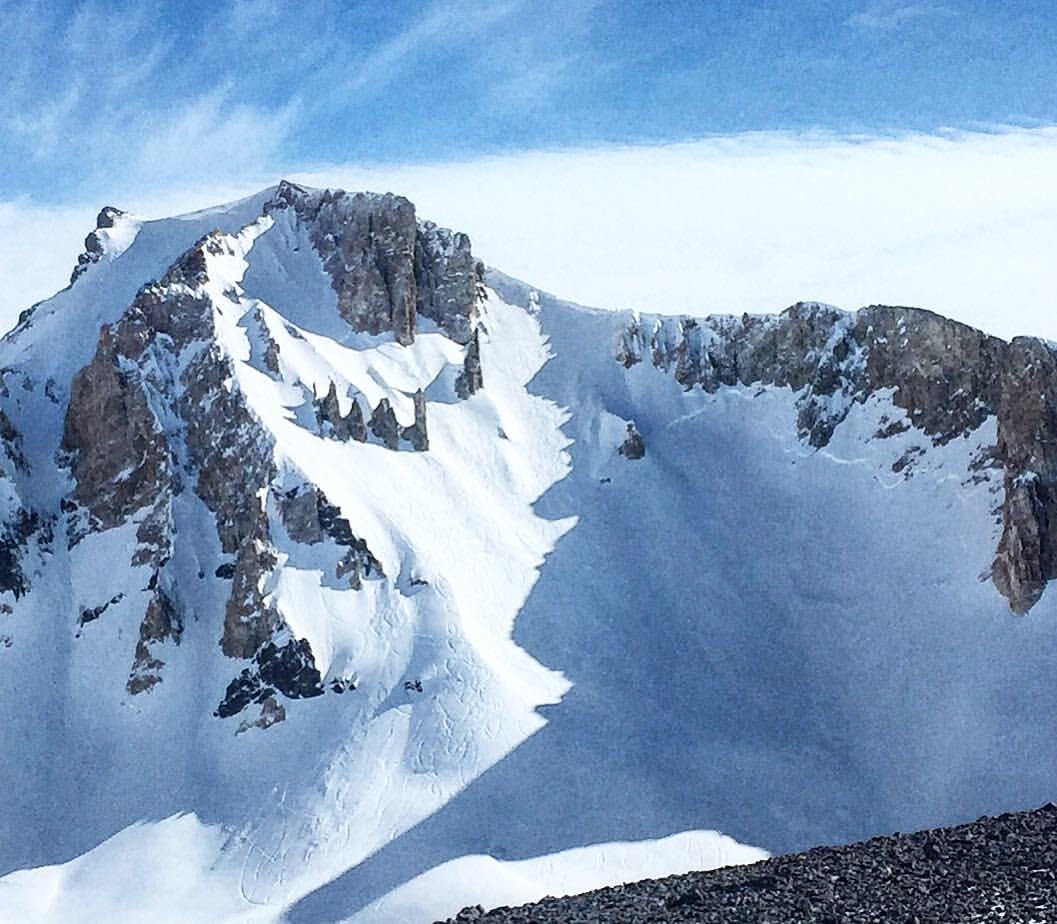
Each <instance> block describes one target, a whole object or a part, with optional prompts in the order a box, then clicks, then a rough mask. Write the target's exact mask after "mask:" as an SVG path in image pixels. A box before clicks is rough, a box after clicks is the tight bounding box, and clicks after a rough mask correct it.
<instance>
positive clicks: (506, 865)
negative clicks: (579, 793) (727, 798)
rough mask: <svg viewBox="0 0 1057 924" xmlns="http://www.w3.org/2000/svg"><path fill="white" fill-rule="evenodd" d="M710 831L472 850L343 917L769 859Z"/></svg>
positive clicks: (516, 900) (394, 914)
mask: <svg viewBox="0 0 1057 924" xmlns="http://www.w3.org/2000/svg"><path fill="white" fill-rule="evenodd" d="M767 857H768V854H767V853H766V852H765V851H762V850H757V849H756V848H755V847H745V846H744V845H742V844H739V843H737V842H736V841H734V840H731V839H730V838H729V837H726V836H724V835H722V834H718V833H717V832H715V831H685V832H683V833H682V834H673V835H671V836H670V837H665V838H661V839H660V840H655V841H639V842H637V843H633V844H622V843H614V844H592V845H591V846H589V847H576V848H573V849H572V850H563V851H561V852H560V853H555V854H551V855H550V856H545V857H532V858H531V859H528V860H506V861H503V860H496V859H495V858H494V857H487V856H469V857H460V858H459V859H457V860H450V861H449V862H447V863H443V864H441V865H440V866H438V867H435V868H434V869H431V870H429V871H427V872H425V873H422V875H420V876H416V877H415V878H414V879H412V880H411V881H410V882H408V883H406V884H405V885H402V886H399V887H398V888H396V889H394V890H393V891H392V892H390V893H389V894H388V895H385V896H383V897H382V898H380V899H378V900H377V901H375V902H372V903H371V904H370V905H368V906H367V907H366V908H364V909H363V910H362V911H360V912H359V913H357V914H355V915H353V916H352V917H351V918H349V919H348V920H347V921H345V922H344V924H406V922H409V921H430V920H432V919H434V918H438V917H439V918H449V917H454V916H455V915H456V914H458V913H459V911H460V910H462V909H463V908H466V907H468V906H471V905H481V906H482V907H484V908H486V909H490V908H498V907H499V906H500V905H524V904H528V903H530V902H536V901H539V900H540V899H541V898H545V897H547V896H548V895H549V896H552V897H555V898H557V897H560V896H563V895H578V894H580V893H582V892H589V891H591V890H593V889H601V888H605V887H606V886H615V885H622V884H623V883H626V882H635V881H637V880H640V879H659V878H662V877H664V876H673V875H678V874H680V873H688V872H691V871H693V870H709V869H718V868H719V867H722V866H736V865H740V864H742V863H756V862H758V861H759V860H766V859H767Z"/></svg>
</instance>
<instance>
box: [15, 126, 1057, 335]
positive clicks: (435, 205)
mask: <svg viewBox="0 0 1057 924" xmlns="http://www.w3.org/2000/svg"><path fill="white" fill-rule="evenodd" d="M1055 158H1057V129H1053V128H1046V129H1038V130H1015V131H1013V130H1011V131H997V132H989V133H985V132H980V133H949V134H945V135H910V136H903V137H892V138H849V137H837V136H830V135H786V134H773V133H763V134H749V135H738V136H732V137H717V138H711V139H707V140H703V141H698V142H694V143H687V144H678V145H666V146H659V147H650V146H646V147H627V148H604V149H592V150H578V151H554V152H535V153H524V154H517V155H510V156H498V157H484V158H480V159H471V160H466V161H463V162H459V163H446V164H434V165H412V166H399V165H397V166H370V165H362V164H350V165H338V166H329V167H325V168H316V169H312V170H302V171H300V172H294V173H293V174H292V176H293V177H294V178H296V179H298V180H300V181H303V182H307V183H311V184H315V185H332V186H343V187H345V188H347V189H372V190H377V191H394V192H398V193H401V194H403V195H406V196H408V197H409V198H410V199H412V200H413V201H414V202H415V203H416V205H417V206H418V210H419V214H420V215H423V216H425V217H429V218H432V219H434V220H436V221H438V222H440V223H443V224H446V225H448V226H451V227H454V228H458V229H461V230H464V231H466V232H468V233H469V234H470V235H471V237H472V238H473V241H474V247H475V251H476V252H477V253H478V254H479V255H480V256H481V257H482V258H483V259H485V260H486V261H488V262H489V263H490V264H492V265H494V266H497V267H498V268H500V269H502V270H504V271H505V272H508V273H510V274H511V275H514V276H518V277H520V278H522V279H525V280H526V281H529V282H531V283H532V284H534V285H536V286H538V287H540V288H543V289H546V290H548V291H551V292H553V293H555V294H557V295H561V296H563V297H566V298H569V299H572V300H575V301H579V302H582V303H585V304H589V305H595V306H600V307H608V308H633V309H638V310H641V311H655V312H665V313H692V314H705V313H710V312H730V313H741V312H744V311H749V312H771V311H779V310H781V309H782V308H784V307H785V306H787V305H789V304H791V303H792V302H794V301H797V300H800V299H817V300H820V301H826V302H831V303H833V304H836V305H839V306H842V307H846V308H855V307H859V306H861V305H865V304H871V303H888V304H903V305H917V306H921V307H926V308H931V309H933V310H936V311H939V312H941V313H943V314H946V315H949V316H952V317H955V318H958V319H960V320H962V321H965V322H967V323H970V324H973V325H975V326H977V327H981V328H983V329H985V330H988V331H990V332H992V333H995V334H998V335H1000V336H1004V337H1010V336H1013V335H1015V334H1020V333H1029V334H1035V335H1040V336H1045V337H1049V338H1051V339H1054V340H1057V310H1055V309H1057V305H1055V301H1057V259H1055V258H1054V253H1055V251H1057V174H1055V172H1054V170H1053V168H1052V165H1053V163H1054V162H1055ZM276 179H278V178H277V177H272V178H269V181H274V180H276ZM259 185H263V184H262V183H260V182H258V181H256V180H255V181H253V182H252V183H251V182H249V181H248V182H247V183H244V184H240V185H237V186H234V185H227V186H223V187H220V188H212V189H203V188H199V189H195V190H179V189H171V190H162V191H159V192H158V193H156V194H154V195H152V196H149V197H140V198H138V199H137V201H133V202H114V203H112V204H114V205H118V206H121V207H124V208H132V209H135V210H136V211H139V212H140V213H141V214H146V215H148V216H158V215H163V214H171V213H173V212H176V211H186V210H189V209H191V208H196V207H202V206H205V205H209V204H212V203H215V202H218V201H223V200H225V199H231V198H236V197H238V196H241V195H245V194H248V193H249V192H252V191H254V188H255V187H257V186H259ZM102 204H104V203H101V202H100V203H92V204H91V206H90V207H89V206H87V205H85V206H81V205H80V204H78V205H76V206H70V207H63V208H57V207H56V208H49V209H39V208H35V207H32V206H29V205H25V204H22V205H17V204H12V203H8V204H6V205H5V204H3V203H0V227H3V229H4V239H5V245H4V247H3V248H2V252H0V274H2V276H3V278H4V279H5V280H8V283H7V284H6V285H5V287H4V290H3V292H2V293H0V320H2V321H3V323H4V325H5V326H9V325H10V323H11V322H12V320H13V318H14V316H15V315H16V314H17V311H18V310H19V309H20V308H22V307H25V306H26V305H27V304H28V303H29V302H30V301H32V300H34V299H36V298H40V297H43V296H44V295H46V294H48V293H49V292H50V291H54V290H55V289H57V288H59V287H61V286H62V285H63V284H64V283H65V278H66V276H67V275H68V273H69V269H70V267H71V266H72V263H73V260H74V258H75V255H76V253H77V250H78V248H79V243H80V238H81V237H82V236H83V235H84V234H85V233H86V232H87V231H88V230H90V229H91V220H92V217H93V216H94V214H95V211H96V209H97V208H98V207H99V206H100V205H102ZM107 204H110V203H107ZM12 280H13V282H12Z"/></svg>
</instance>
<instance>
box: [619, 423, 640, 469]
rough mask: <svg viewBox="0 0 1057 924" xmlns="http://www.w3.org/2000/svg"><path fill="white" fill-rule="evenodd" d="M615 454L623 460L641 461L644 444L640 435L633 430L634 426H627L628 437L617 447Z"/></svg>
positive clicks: (631, 424)
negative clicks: (618, 454) (617, 453)
mask: <svg viewBox="0 0 1057 924" xmlns="http://www.w3.org/2000/svg"><path fill="white" fill-rule="evenodd" d="M617 452H619V453H620V454H621V455H622V456H623V457H624V458H625V459H631V460H635V459H641V458H642V457H643V456H644V455H646V443H645V442H644V441H643V439H642V434H641V433H639V431H638V430H636V429H635V424H633V423H629V424H628V435H627V437H626V438H625V439H624V442H623V443H621V444H620V446H619V447H618V449H617Z"/></svg>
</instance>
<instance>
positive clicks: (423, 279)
mask: <svg viewBox="0 0 1057 924" xmlns="http://www.w3.org/2000/svg"><path fill="white" fill-rule="evenodd" d="M483 275H484V266H483V264H482V263H480V261H478V260H476V259H474V256H473V253H472V252H471V250H470V239H469V237H467V236H466V235H465V234H462V233H459V232H455V231H449V230H448V229H447V228H438V227H437V225H435V224H434V223H433V222H432V221H423V222H420V223H419V226H418V234H417V238H416V241H415V291H416V307H417V310H418V313H419V314H420V315H422V317H424V318H430V319H431V320H433V321H436V322H437V324H438V325H439V326H440V328H441V329H442V330H443V331H444V332H445V333H446V334H447V335H448V337H450V338H451V339H452V340H454V341H456V343H469V342H470V339H471V338H472V337H473V336H474V330H475V328H474V321H475V320H476V318H477V303H478V302H479V301H480V300H481V299H482V297H483V294H484V293H483V291H482V290H481V285H482V283H481V279H482V277H483Z"/></svg>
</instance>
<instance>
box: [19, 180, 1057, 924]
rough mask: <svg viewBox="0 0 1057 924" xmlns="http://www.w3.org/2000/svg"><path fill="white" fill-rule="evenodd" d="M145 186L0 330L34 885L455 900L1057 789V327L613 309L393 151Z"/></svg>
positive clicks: (41, 913) (209, 894)
mask: <svg viewBox="0 0 1057 924" xmlns="http://www.w3.org/2000/svg"><path fill="white" fill-rule="evenodd" d="M114 220H115V221H119V220H120V219H117V218H115V219H114ZM115 227H116V225H115ZM104 230H105V229H104ZM126 231H127V233H125V236H124V237H123V238H122V241H121V245H120V247H118V246H116V245H115V247H114V248H113V249H112V250H108V251H106V254H107V256H106V258H105V259H100V260H95V261H90V262H89V263H88V264H86V269H85V270H84V271H83V272H82V273H80V274H79V275H78V277H77V278H75V280H74V281H73V283H72V285H71V287H70V288H68V289H66V290H64V291H63V292H61V293H59V294H58V295H57V296H55V298H53V299H51V300H50V301H48V302H45V303H42V304H41V305H39V306H36V308H35V309H34V310H33V311H32V312H30V313H29V314H28V315H27V316H26V317H25V318H24V319H23V321H22V323H21V324H20V326H19V328H17V329H16V330H15V331H14V332H12V333H11V334H9V335H8V336H7V337H6V338H5V339H4V342H3V344H2V345H0V368H2V369H3V376H4V386H5V387H4V389H3V390H2V391H0V411H2V415H3V416H2V417H0V464H2V466H3V477H2V478H0V503H2V506H0V512H2V513H3V514H4V518H3V530H4V532H3V535H2V536H0V701H2V702H4V703H5V704H10V705H9V708H8V710H7V714H6V718H5V723H4V724H3V726H2V728H0V785H2V786H3V788H4V790H5V792H6V793H7V797H6V801H5V806H4V814H3V816H2V819H0V871H4V872H6V871H11V870H17V869H21V868H24V867H29V866H37V867H41V868H40V869H37V870H35V871H32V872H18V873H13V874H12V875H11V876H9V877H7V878H5V879H3V880H0V921H4V920H5V918H4V914H5V913H7V912H6V907H5V906H4V904H3V903H4V894H5V893H4V890H6V895H7V897H8V898H9V899H10V902H11V903H10V904H9V905H8V906H7V907H13V908H17V909H19V913H20V914H21V915H22V916H21V917H17V918H12V920H34V919H39V920H64V921H67V920H77V914H78V913H79V912H78V911H77V909H78V907H83V908H85V909H94V910H95V913H97V914H101V915H104V916H106V914H110V915H111V916H112V915H113V912H111V911H109V910H108V909H110V908H112V907H114V902H116V901H118V899H116V898H115V897H114V893H112V892H108V891H107V890H108V889H110V888H111V886H109V885H107V884H106V883H107V872H106V871H107V870H108V869H109V868H110V867H111V866H113V865H118V866H122V867H123V868H128V869H133V870H135V869H141V873H142V875H137V879H139V880H141V881H142V882H144V883H152V882H153V883H156V884H157V887H156V888H157V894H159V895H165V896H171V898H172V901H173V902H174V903H177V902H180V901H182V900H183V898H182V897H181V896H185V895H190V894H191V892H189V891H187V890H184V891H181V889H184V880H185V879H186V878H187V877H190V876H192V875H194V873H193V872H189V871H187V870H185V871H184V873H185V875H181V877H179V878H180V881H179V882H177V881H176V880H175V879H174V878H173V877H171V876H169V874H167V873H166V872H165V871H164V870H160V869H156V868H154V867H153V866H152V865H151V862H149V861H148V860H145V859H141V858H142V857H145V856H148V855H151V856H153V855H155V854H156V853H157V852H158V851H169V852H182V853H184V854H186V855H187V856H188V857H189V858H190V859H189V860H188V863H189V867H188V869H190V870H200V875H199V877H198V880H197V882H198V888H199V889H200V892H201V895H202V896H203V901H202V905H201V907H203V908H205V909H207V911H208V913H209V914H211V915H212V917H211V918H209V919H210V920H232V921H235V920H243V919H245V920H247V921H257V920H260V921H266V920H276V919H277V918H278V917H279V916H280V915H283V916H284V919H285V920H286V921H289V922H291V924H298V922H300V924H318V922H328V924H337V922H340V921H344V920H346V919H350V918H351V919H355V920H357V921H358V922H369V921H372V920H384V919H385V915H387V914H388V915H390V916H391V915H392V914H393V913H394V912H393V909H394V908H402V909H405V911H406V910H407V909H408V908H411V907H412V906H413V907H414V908H418V909H420V910H421V911H422V913H423V914H424V915H425V919H427V920H428V919H429V918H430V917H437V916H442V915H443V914H446V913H448V912H449V911H450V910H452V909H451V908H450V907H449V905H448V904H445V903H443V902H440V903H438V904H437V905H436V906H435V910H432V907H433V906H431V907H427V906H426V905H423V904H421V899H422V896H424V895H428V894H430V893H433V892H435V891H437V890H438V889H443V890H444V891H445V892H446V894H447V897H448V900H449V901H453V900H454V898H455V897H456V892H455V891H454V890H455V889H456V887H457V886H459V884H460V883H462V884H465V883H466V882H467V881H469V880H470V879H473V878H474V877H478V876H483V875H485V874H486V872H487V871H491V872H495V873H496V876H497V877H498V878H497V881H498V882H501V883H504V885H503V886H502V888H501V889H497V891H495V892H494V893H492V894H491V895H490V896H484V895H482V896H481V898H480V899H477V900H479V901H496V902H507V901H516V900H520V899H521V898H522V897H523V896H525V895H529V894H530V893H531V894H535V891H534V890H536V889H537V888H539V889H543V890H544V891H547V892H553V891H559V890H564V889H573V888H576V889H579V888H581V887H583V888H587V887H589V886H595V885H601V884H604V883H605V882H608V881H611V879H610V878H609V877H610V872H609V871H610V870H611V869H612V866H611V864H610V863H609V860H610V859H613V858H622V859H620V862H621V863H624V862H625V861H626V867H622V869H626V872H622V873H621V875H627V876H628V877H629V878H634V877H635V876H636V875H646V874H647V873H649V874H654V873H661V872H676V871H678V864H677V859H678V858H677V856H676V855H677V854H678V853H679V852H680V851H681V850H684V849H688V847H687V845H688V844H690V842H691V841H693V843H694V844H696V845H698V846H700V847H702V849H710V848H709V847H708V845H709V844H713V845H714V844H715V843H717V841H716V840H715V837H716V836H715V835H712V834H709V833H707V832H712V831H714V830H722V831H726V832H728V833H729V834H730V835H732V836H734V837H736V838H737V839H738V840H739V841H740V842H742V843H744V844H758V845H760V846H761V847H763V848H766V849H769V850H774V851H779V850H785V849H790V848H796V847H804V846H809V845H812V844H814V843H819V842H837V841H845V840H850V839H853V838H856V837H859V836H864V835H869V834H873V833H877V832H879V831H885V830H893V829H910V828H913V827H923V826H926V825H930V824H938V823H942V822H946V821H955V820H959V819H962V818H964V817H966V816H975V815H979V814H982V813H984V812H988V811H991V812H993V811H996V810H1003V809H1008V808H1015V807H1019V806H1023V805H1028V804H1032V803H1035V802H1042V801H1046V800H1047V799H1049V798H1051V796H1052V767H1053V766H1054V765H1055V764H1057V688H1053V685H1052V684H1050V683H1049V682H1048V678H1049V676H1050V671H1051V665H1052V664H1053V663H1054V660H1055V658H1057V619H1055V618H1054V617H1055V613H1054V606H1055V604H1054V601H1053V599H1051V598H1050V597H1049V596H1048V595H1046V594H1044V593H1043V591H1044V589H1045V584H1046V581H1047V580H1048V577H1049V576H1050V574H1049V569H1050V568H1051V567H1052V566H1053V564H1054V562H1055V561H1057V558H1054V556H1053V555H1052V554H1051V552H1052V548H1051V544H1050V542H1049V536H1048V532H1047V529H1048V528H1049V526H1048V524H1049V520H1048V519H1047V511H1048V509H1049V507H1048V504H1049V503H1050V496H1051V493H1052V492H1050V488H1049V486H1050V484H1051V482H1054V479H1057V465H1051V460H1050V457H1049V452H1050V450H1049V449H1048V446H1049V443H1048V442H1047V439H1046V434H1047V433H1048V432H1049V431H1048V430H1047V426H1048V424H1047V423H1046V421H1047V419H1048V418H1046V417H1045V413H1044V412H1045V410H1046V408H1047V407H1048V406H1049V404H1048V403H1047V402H1048V401H1049V399H1048V397H1047V396H1048V395H1049V394H1050V393H1051V390H1052V391H1055V392H1057V374H1055V375H1051V374H1050V372H1049V371H1048V370H1050V368H1051V365H1052V362H1053V357H1052V355H1051V352H1050V351H1049V350H1048V348H1047V347H1045V345H1041V344H1038V343H1037V342H1034V341H1032V342H1031V343H1022V344H1019V345H1018V344H1012V345H1008V344H1004V343H1002V342H1001V341H994V340H993V339H991V338H984V337H983V335H979V334H977V332H973V331H969V329H968V328H962V327H960V326H956V328H957V329H954V328H952V327H950V326H949V322H944V321H943V319H937V318H936V317H935V316H932V315H926V314H925V313H921V312H914V311H912V310H909V309H864V311H863V312H859V313H857V314H854V315H848V314H844V313H841V312H837V311H836V310H835V309H829V308H826V307H825V306H797V308H795V309H793V310H792V311H791V312H787V313H786V314H784V315H783V316H782V317H781V318H777V319H775V318H771V319H767V318H742V319H731V318H725V319H724V318H719V319H701V320H693V319H661V318H633V317H631V316H629V315H622V314H614V313H608V312H595V311H591V310H588V309H582V308H578V307H576V306H571V305H568V304H565V303H562V302H559V301H557V300H555V299H552V298H549V297H547V296H541V295H540V294H539V293H536V292H534V291H532V290H531V289H529V288H528V287H526V286H523V285H521V284H519V283H516V282H514V281H513V280H509V279H507V278H505V277H503V276H501V275H500V274H498V273H492V274H490V275H488V276H482V275H481V272H480V269H479V267H478V266H477V264H476V263H475V261H474V260H473V258H472V255H471V254H470V251H469V242H468V241H466V240H465V239H464V238H463V237H462V236H461V235H457V234H453V233H451V232H447V231H444V230H443V229H439V228H436V227H435V226H433V225H432V224H430V223H428V222H419V221H418V219H417V217H416V216H415V214H414V210H413V207H411V206H410V203H407V202H406V200H401V199H399V197H394V196H371V195H358V196H346V195H345V194H343V193H338V192H334V191H314V190H304V189H300V188H298V187H294V186H291V185H290V184H283V185H282V186H280V187H277V188H275V189H271V190H266V191H265V192H263V193H262V194H260V195H259V196H256V197H252V198H251V199H247V200H245V201H243V202H240V203H235V204H234V205H232V206H228V207H225V208H222V209H218V210H211V211H209V212H205V213H199V214H197V215H192V216H186V217H183V218H179V219H172V220H169V221H163V222H150V223H145V224H142V225H139V224H129V225H127V227H126ZM123 233H124V232H123ZM886 325H887V326H886ZM901 325H902V326H901ZM888 327H891V331H888ZM886 331H888V333H891V334H898V338H896V339H893V338H888V337H886V333H885V332H886ZM889 343H890V344H891V346H890V348H889V346H887V344H889ZM1018 357H1028V358H1029V359H1031V362H1030V363H1029V364H1027V365H1025V364H1024V363H1021V362H1020V360H1019V359H1018ZM1047 357H1049V358H1047ZM1048 364H1050V365H1048ZM1007 369H1012V370H1014V371H1015V372H1016V375H1015V376H1014V377H1012V378H1010V377H1006V375H1005V372H1003V371H1002V370H1007ZM996 370H997V372H996ZM1000 372H1001V374H999V373H1000ZM1018 383H1019V384H1018ZM1032 473H1034V474H1032ZM1054 483H1057V482H1054ZM1055 522H1057V520H1055ZM996 549H997V550H998V554H997V556H996ZM993 562H1001V563H1002V564H1001V566H1000V567H998V569H997V571H996V566H995V565H994V564H993ZM1000 574H1001V575H1004V576H1005V578H1006V579H1007V583H1006V584H1005V585H1002V586H1000V587H998V588H996V582H999V577H998V575H1000ZM992 575H995V581H992V580H991V578H992ZM999 583H1001V582H999ZM999 590H1002V592H1003V593H1006V594H1007V596H1008V597H1009V600H1010V602H1014V603H1016V601H1020V602H1023V603H1026V605H1027V607H1030V606H1032V604H1034V606H1033V608H1032V609H1031V612H1030V614H1029V615H1028V616H1027V618H1025V619H1016V618H1014V617H1012V616H1011V615H1010V613H1009V608H1008V605H1007V601H1006V600H1005V599H1004V598H1003V596H1002V595H1001V594H1000V593H999ZM1024 608H1026V607H1024ZM42 805H47V806H49V810H48V811H47V812H42V810H41V806H42ZM130 826H133V827H130ZM678 832H690V834H688V835H687V837H688V838H690V839H691V840H689V841H688V840H676V841H671V840H669V841H667V842H666V843H667V845H668V846H666V847H664V848H663V849H662V847H660V846H644V847H642V848H641V849H637V848H628V849H626V850H625V849H624V848H618V847H613V846H612V845H614V844H617V843H621V842H626V841H643V842H649V844H653V842H655V841H657V840H658V839H664V838H670V836H672V835H675V834H676V833H678ZM108 838H109V840H107V839H108ZM721 843H723V844H726V843H727V842H726V841H723V842H721ZM588 845H596V846H595V847H594V848H592V850H591V851H589V852H588V853H577V852H576V851H578V850H579V849H580V848H585V847H587V846H588ZM599 845H603V846H599ZM673 845H674V846H673ZM669 848H671V849H669ZM694 849H697V848H696V847H695V848H694ZM89 851H90V852H89ZM570 851H573V853H570ZM647 856H653V857H655V858H656V857H661V858H664V862H663V864H662V867H663V868H662V867H651V866H647V865H644V864H645V860H644V859H643V858H644V857H647ZM695 856H696V854H695ZM701 856H702V858H703V857H704V855H703V854H702V855H701ZM727 856H728V858H729V859H740V858H748V857H750V856H755V855H754V854H752V852H751V850H750V849H749V848H745V849H744V850H743V851H735V852H734V853H731V854H729V855H727ZM541 858H544V859H541ZM545 858H552V859H545ZM596 860H597V861H598V862H597V863H596ZM520 861H527V863H526V864H524V865H518V864H519V862H520ZM581 861H582V862H581ZM702 862H704V860H702ZM137 863H138V864H140V866H137V865H136V864H137ZM576 870H579V871H581V872H582V876H581V875H580V874H579V873H577V874H576V875H573V872H574V871H576ZM592 871H593V872H592ZM525 877H527V878H528V879H529V880H532V882H534V883H535V882H538V883H540V885H539V886H538V887H537V886H535V885H533V886H532V887H531V888H530V889H529V891H525V887H524V881H525ZM407 883H411V885H407V886H406V888H405V884H407ZM519 883H521V885H519ZM460 887H461V886H460ZM82 895H83V896H89V897H91V898H92V899H93V901H96V904H94V905H93V904H92V903H91V902H88V901H85V902H84V903H83V905H80V904H79V903H80V902H81V898H80V897H79V896H82ZM458 898H459V900H460V901H462V900H463V893H462V892H459V893H458ZM206 899H208V900H206ZM465 900H466V901H467V902H470V903H474V902H475V900H474V899H473V897H472V896H470V895H466V896H465ZM108 902H109V903H110V904H107V903H108ZM143 907H147V905H144V906H143ZM26 909H28V910H26ZM104 912H105V913H104ZM11 913H12V914H14V912H11ZM203 913H205V912H203ZM400 913H404V912H400ZM408 913H410V912H408ZM415 913H417V912H415ZM49 915H50V917H49ZM63 915H65V917H64V916H63ZM27 916H28V917H27ZM34 916H36V917H34ZM89 919H90V918H85V920H89Z"/></svg>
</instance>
